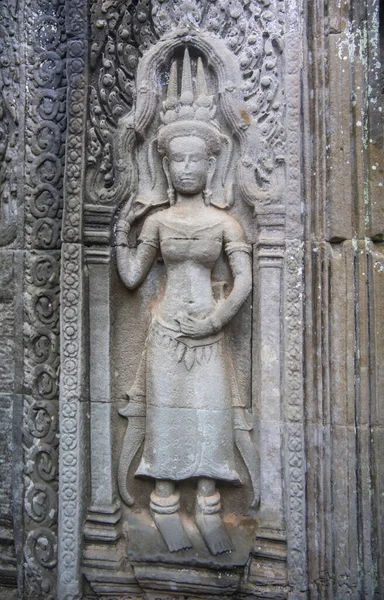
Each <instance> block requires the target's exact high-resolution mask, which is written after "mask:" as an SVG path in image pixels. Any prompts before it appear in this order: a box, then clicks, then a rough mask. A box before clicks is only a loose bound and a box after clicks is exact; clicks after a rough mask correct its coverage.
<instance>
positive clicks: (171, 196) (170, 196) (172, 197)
mask: <svg viewBox="0 0 384 600" xmlns="http://www.w3.org/2000/svg"><path fill="white" fill-rule="evenodd" d="M167 196H168V201H169V204H170V205H171V206H174V204H176V198H175V190H174V189H173V187H172V186H171V185H170V186H169V187H168V190H167Z"/></svg>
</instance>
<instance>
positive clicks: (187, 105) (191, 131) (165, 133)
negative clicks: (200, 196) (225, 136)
mask: <svg viewBox="0 0 384 600" xmlns="http://www.w3.org/2000/svg"><path fill="white" fill-rule="evenodd" d="M177 79H178V77H177V62H176V60H174V61H173V63H172V65H171V70H170V74H169V82H168V88H167V97H166V99H165V101H164V102H163V110H162V111H161V112H160V119H161V122H162V125H161V126H160V128H159V132H158V137H157V140H158V149H159V152H160V154H165V152H166V150H167V147H168V145H169V142H170V141H171V139H173V138H175V137H181V136H183V137H184V136H196V137H199V138H202V139H203V140H204V141H205V143H206V144H207V148H208V152H209V153H210V154H218V153H219V152H220V148H221V141H222V135H221V133H220V131H219V128H218V126H217V124H216V123H215V121H214V118H215V114H216V106H215V103H214V98H213V96H210V95H209V94H208V88H207V82H206V79H205V73H204V67H203V62H202V60H201V58H200V57H199V58H198V59H197V73H196V89H195V91H194V89H193V81H192V69H191V60H190V57H189V52H188V48H185V51H184V59H183V71H182V77H181V90H180V95H178V85H177Z"/></svg>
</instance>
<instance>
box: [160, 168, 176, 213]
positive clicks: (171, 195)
mask: <svg viewBox="0 0 384 600" xmlns="http://www.w3.org/2000/svg"><path fill="white" fill-rule="evenodd" d="M163 169H164V173H165V176H166V178H167V183H168V200H169V204H170V205H171V206H172V205H173V204H175V190H174V189H173V185H172V179H171V174H170V172H169V160H168V158H167V157H166V156H164V158H163Z"/></svg>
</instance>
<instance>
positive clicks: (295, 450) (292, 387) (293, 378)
mask: <svg viewBox="0 0 384 600" xmlns="http://www.w3.org/2000/svg"><path fill="white" fill-rule="evenodd" d="M303 259H304V244H303V242H299V241H297V240H287V242H286V259H285V260H286V262H285V264H286V271H285V278H286V279H285V303H286V304H285V357H286V358H285V421H286V432H285V437H286V439H285V457H286V461H285V465H286V473H285V477H286V482H287V491H286V499H287V508H286V518H287V534H288V539H287V541H288V577H289V583H290V585H292V586H293V588H294V591H295V594H296V595H295V596H294V597H295V598H299V597H301V595H302V597H303V598H305V597H306V593H307V592H306V590H307V561H306V507H305V454H304V396H303V306H302V297H303V268H304V267H303Z"/></svg>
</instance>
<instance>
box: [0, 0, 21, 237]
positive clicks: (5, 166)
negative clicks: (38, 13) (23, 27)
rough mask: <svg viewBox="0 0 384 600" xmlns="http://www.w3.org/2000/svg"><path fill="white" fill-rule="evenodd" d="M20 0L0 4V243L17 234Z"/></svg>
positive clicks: (9, 0)
mask: <svg viewBox="0 0 384 600" xmlns="http://www.w3.org/2000/svg"><path fill="white" fill-rule="evenodd" d="M17 4H18V3H17V0H8V1H5V2H2V3H1V4H0V50H1V59H0V246H6V245H8V244H10V243H11V242H12V241H13V240H14V239H15V237H16V210H17V207H16V202H17V139H18V98H19V59H18V52H17Z"/></svg>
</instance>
